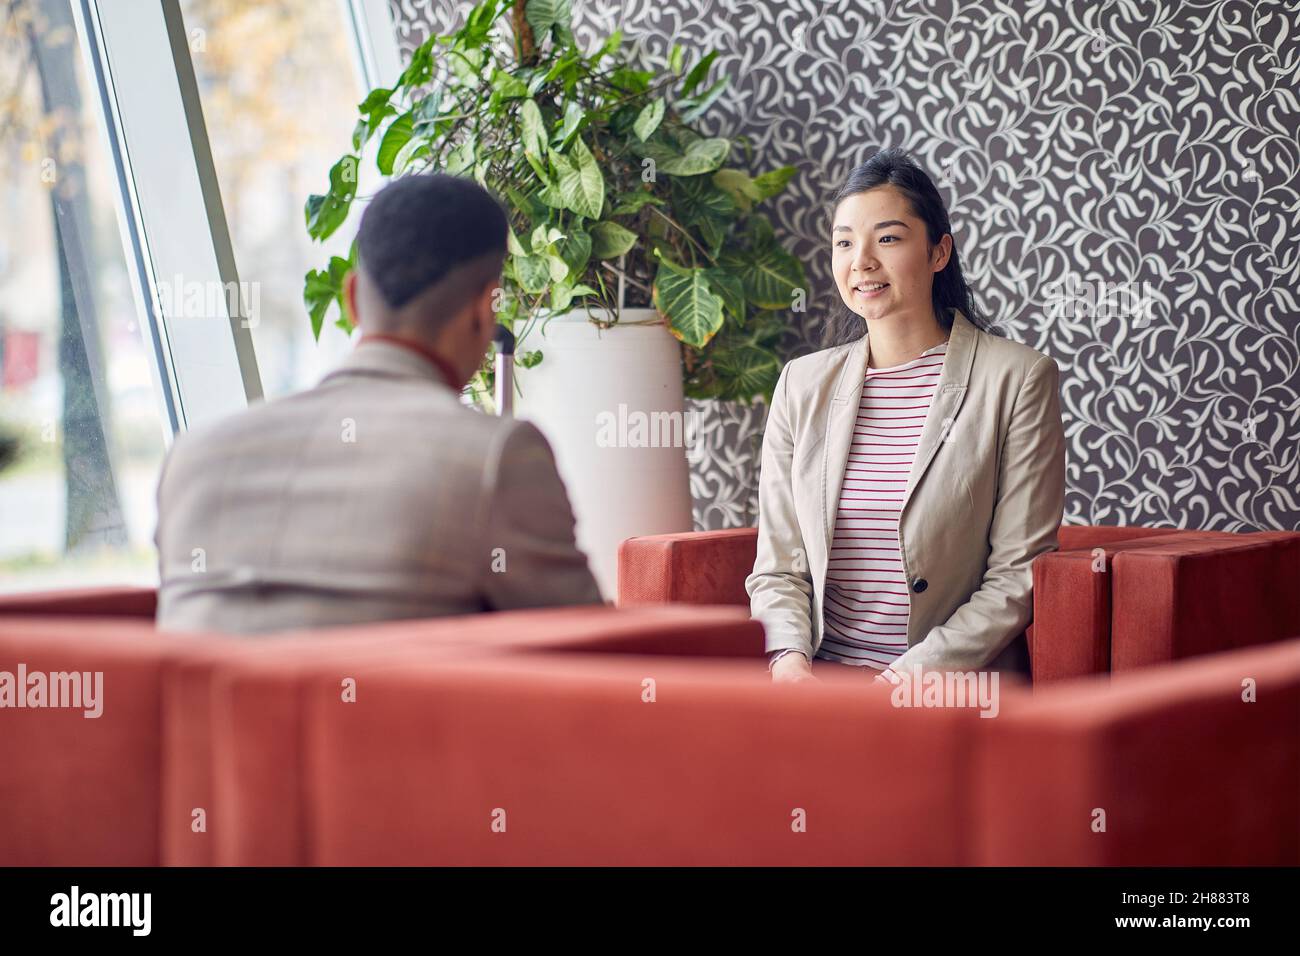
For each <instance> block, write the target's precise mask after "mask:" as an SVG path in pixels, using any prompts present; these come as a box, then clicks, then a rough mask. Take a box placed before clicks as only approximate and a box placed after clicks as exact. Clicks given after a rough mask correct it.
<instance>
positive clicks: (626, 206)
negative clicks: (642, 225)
mask: <svg viewBox="0 0 1300 956" xmlns="http://www.w3.org/2000/svg"><path fill="white" fill-rule="evenodd" d="M649 203H653V204H654V205H656V206H662V205H663V204H664V200H663V199H662V198H660V197H659V196H656V195H655V194H654V193H652V192H650V191H649V190H648V189H634V190H632V191H631V192H630V193H624V194H623V195H622V196H620V197H619V200H618V203H617V204H616V205H615V206H614V209H613V212H612V213H611V215H614V216H625V215H629V214H631V213H634V212H637V211H638V210H639V209H640V208H641V207H642V206H644V205H647V204H649Z"/></svg>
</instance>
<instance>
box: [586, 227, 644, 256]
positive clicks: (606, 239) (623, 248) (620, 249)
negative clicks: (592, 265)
mask: <svg viewBox="0 0 1300 956" xmlns="http://www.w3.org/2000/svg"><path fill="white" fill-rule="evenodd" d="M591 238H592V243H591V254H592V255H593V256H595V257H596V258H597V259H613V258H616V257H618V256H621V255H623V253H625V252H627V251H628V250H629V249H631V248H632V247H633V246H634V245H636V239H637V235H636V233H635V232H633V231H632V230H630V229H625V228H623V227H622V226H620V225H619V224H618V223H616V222H596V223H592V226H591Z"/></svg>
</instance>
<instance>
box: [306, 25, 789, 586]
mask: <svg viewBox="0 0 1300 956" xmlns="http://www.w3.org/2000/svg"><path fill="white" fill-rule="evenodd" d="M507 21H508V23H509V27H510V29H509V30H505V29H503V27H504V26H505V25H506V22H507ZM621 43H622V33H621V31H617V32H615V33H614V34H613V35H612V36H611V37H609V38H608V40H607V41H606V42H604V43H603V44H601V45H600V46H599V47H598V48H597V49H596V50H595V51H594V52H593V53H591V54H586V53H584V52H583V51H582V50H581V49H579V48H578V46H577V45H576V43H575V40H574V37H573V33H572V30H571V27H570V23H569V19H568V4H567V3H564V2H563V0H530V2H525V0H484V2H483V3H481V4H479V5H478V6H476V7H475V8H473V10H472V11H471V12H470V13H469V14H468V16H467V18H466V20H465V23H464V25H463V26H462V27H461V28H460V29H459V30H458V31H456V32H455V33H452V34H448V35H435V36H431V37H430V38H429V39H428V40H427V41H426V42H425V43H424V44H422V45H421V46H420V47H419V48H418V49H416V50H415V51H414V53H413V54H412V56H411V60H410V63H409V65H408V66H407V68H406V69H405V71H404V72H403V73H402V75H401V77H400V78H399V80H398V81H397V83H396V84H395V85H394V86H393V87H392V88H382V89H377V90H373V91H372V92H371V93H370V94H369V95H368V96H367V97H366V98H365V100H364V101H363V102H362V103H361V104H360V105H359V107H358V111H359V118H358V120H357V123H356V127H355V130H354V132H353V136H352V144H351V145H352V149H351V151H350V152H348V153H347V154H345V155H344V156H342V157H341V158H340V159H339V161H338V162H337V163H335V164H334V166H333V168H332V169H331V170H330V173H329V188H328V191H327V192H325V193H324V194H322V195H313V196H311V197H310V198H309V199H308V200H307V205H306V210H305V215H306V222H307V230H308V232H309V234H310V235H311V236H312V238H314V239H316V240H318V241H321V240H324V239H326V238H328V237H329V236H330V235H331V234H333V233H334V232H335V231H336V230H337V229H338V228H339V227H340V226H341V225H342V224H343V223H344V222H345V221H346V219H347V217H348V215H349V212H350V210H351V208H352V206H353V205H354V202H355V200H356V198H357V195H356V183H357V169H358V166H359V164H360V163H361V157H362V155H363V151H364V150H365V149H366V147H367V144H368V143H369V144H372V148H373V144H374V143H376V142H377V149H375V162H376V165H377V167H378V169H379V171H380V172H381V173H382V174H384V175H386V176H391V175H407V174H411V173H418V172H425V171H441V172H447V173H452V174H459V175H467V176H472V177H473V178H474V179H475V180H477V181H478V182H479V183H480V184H482V185H483V186H484V187H486V188H487V189H489V190H490V191H492V192H493V193H494V194H495V195H496V196H498V197H499V198H500V199H501V200H502V202H503V203H504V204H505V205H506V207H507V212H508V215H509V220H510V233H509V240H508V241H509V250H508V256H507V259H506V263H505V267H504V274H503V283H502V294H501V296H500V298H499V321H500V322H502V323H503V324H505V325H506V326H508V327H509V328H511V330H512V331H513V332H514V333H515V336H516V340H517V342H518V351H517V356H516V361H517V363H518V365H519V366H520V370H519V374H518V375H517V376H516V382H517V388H518V391H519V398H518V400H517V404H516V411H517V413H518V414H520V415H521V416H522V417H527V418H531V419H533V420H534V421H536V422H537V424H538V425H539V427H541V428H542V430H543V431H544V432H545V433H546V434H547V437H548V439H549V440H550V441H551V444H552V446H553V447H554V448H555V452H556V458H557V461H558V462H559V465H560V469H561V473H562V474H563V475H564V478H565V481H566V485H568V486H569V492H570V497H571V498H572V499H573V500H574V506H575V510H576V511H577V512H578V524H579V538H580V541H582V540H583V539H584V537H585V539H586V542H585V543H586V544H587V545H588V553H589V554H590V555H591V557H592V561H593V567H594V568H595V569H596V571H597V576H598V578H601V579H602V585H603V586H605V587H606V590H607V593H608V591H609V589H610V586H611V580H610V578H611V575H612V567H613V557H614V556H613V554H611V553H609V552H610V550H611V549H610V543H611V542H613V543H614V545H615V546H616V543H617V541H618V540H622V538H623V537H627V536H630V535H631V534H649V533H655V532H658V531H668V530H687V529H689V527H690V496H689V488H688V483H687V475H686V464H685V456H684V455H683V454H682V452H681V447H680V445H678V446H677V450H676V452H675V453H674V450H673V448H671V447H668V448H664V447H663V446H662V445H661V444H660V443H658V442H655V443H654V445H653V446H645V445H638V442H637V441H636V435H635V434H632V433H631V431H629V429H628V428H627V427H626V425H625V424H624V422H625V421H626V419H625V418H624V417H620V416H622V415H623V414H624V413H625V409H628V408H630V409H631V410H632V411H631V412H630V413H627V414H637V413H640V414H642V415H655V414H659V413H662V414H666V415H669V416H671V415H674V414H676V415H678V416H681V415H682V414H683V401H682V399H683V396H689V397H691V398H696V399H722V400H739V401H742V402H751V401H753V400H754V399H755V398H757V397H759V396H762V397H764V398H766V399H768V400H770V398H771V393H772V389H773V388H774V386H775V383H776V379H777V377H778V375H779V372H780V368H781V360H780V357H779V355H778V353H777V351H776V345H777V343H778V341H779V339H780V338H781V336H782V333H783V332H784V330H785V328H786V326H787V321H788V312H789V311H790V310H791V309H792V308H793V309H799V308H801V307H802V302H803V300H804V297H805V295H806V293H805V291H804V290H805V289H806V281H805V278H804V272H803V268H802V266H801V264H800V262H799V260H798V259H796V258H795V257H794V256H793V255H791V254H790V253H789V252H788V251H787V250H786V249H784V248H783V247H782V245H781V244H780V243H779V242H778V241H777V240H776V238H775V237H774V235H773V232H772V227H771V224H770V222H769V221H768V219H767V218H766V217H765V216H764V215H763V214H762V213H761V212H760V211H759V209H758V207H759V206H760V204H761V203H762V202H764V201H765V200H767V199H770V198H771V197H772V196H775V195H776V194H778V193H779V192H781V191H782V190H783V189H784V188H785V186H786V184H787V182H788V181H789V179H790V177H791V176H792V175H793V173H794V168H793V167H783V168H779V169H774V170H771V171H768V172H765V173H763V174H761V175H758V176H753V177H751V176H750V175H749V174H748V173H746V172H745V171H744V170H742V169H740V168H738V166H735V165H731V161H732V156H733V153H734V152H736V150H737V146H741V147H743V149H744V151H745V153H746V156H745V158H746V159H749V158H750V157H749V156H748V143H745V142H743V141H742V142H739V143H733V142H732V141H730V140H728V139H725V138H720V137H707V136H704V135H702V134H701V133H700V132H698V131H697V130H695V129H693V128H692V126H691V125H690V124H691V123H692V122H693V121H695V120H696V119H698V118H699V117H700V116H701V115H702V114H703V113H704V112H705V111H706V110H707V109H708V108H709V107H710V106H711V105H712V104H713V103H714V102H716V101H717V99H718V98H719V97H720V96H722V95H723V93H724V91H725V90H726V87H727V78H726V77H722V78H721V79H718V80H717V81H715V82H713V83H708V82H707V77H708V73H709V69H710V67H711V65H712V62H713V59H714V57H715V56H716V54H715V53H708V54H706V55H705V56H703V57H702V58H700V59H699V60H698V62H696V63H695V64H694V66H692V67H691V68H690V70H689V71H684V63H683V60H684V53H683V50H682V48H681V47H680V46H674V47H673V49H672V52H671V55H670V58H669V64H668V69H667V71H665V73H664V74H663V75H662V76H658V75H656V74H655V73H654V72H652V71H647V70H639V69H636V68H635V67H634V66H633V65H631V64H629V63H628V62H627V61H626V59H625V58H624V57H623V55H622V53H621V49H620V47H621ZM355 255H356V248H355V244H354V246H353V248H352V250H351V254H350V256H349V258H346V259H345V258H343V257H341V256H335V257H332V258H331V260H330V262H329V263H328V265H326V266H325V267H324V268H322V269H315V270H312V271H311V272H309V273H308V274H307V276H306V282H305V287H304V301H305V304H306V306H307V311H308V315H309V317H310V320H311V322H312V329H313V332H314V333H315V334H316V335H317V336H318V337H319V335H320V332H321V329H322V327H323V325H324V322H325V320H326V318H327V317H328V315H329V313H330V312H331V310H332V309H333V308H334V307H335V306H337V308H338V316H337V318H336V320H335V324H336V325H337V326H339V327H340V328H342V329H343V330H344V331H347V332H351V330H352V323H351V320H350V318H349V317H348V315H347V313H346V309H345V307H344V302H343V295H342V280H343V277H344V276H345V275H346V273H347V271H348V270H349V269H350V268H351V267H352V265H353V263H354V261H355ZM593 339H598V340H599V342H593ZM471 389H472V393H473V397H474V401H475V402H477V403H478V404H480V405H481V406H483V407H484V408H486V409H489V410H490V409H491V403H492V398H491V396H492V368H491V365H490V364H489V363H486V362H485V364H484V366H483V368H482V369H480V371H479V373H478V374H477V375H476V377H475V379H474V381H473V382H472V383H471ZM620 406H623V408H620ZM609 415H614V416H615V418H616V423H617V428H616V432H617V441H616V442H615V443H614V445H613V446H611V445H610V444H609V442H607V441H606V442H602V441H601V440H600V437H599V435H598V434H596V433H597V431H598V429H599V428H600V426H601V423H602V421H603V422H604V424H605V425H608V424H609V418H608V416H609ZM602 416H604V417H603V418H602ZM660 421H661V422H662V419H661V420H660ZM676 424H677V423H676V422H674V426H676ZM674 434H676V432H674ZM606 437H607V438H608V430H607V431H606ZM646 437H647V438H653V437H655V436H653V435H648V436H646ZM683 507H684V509H685V511H684V514H683ZM683 523H684V527H683ZM598 526H599V527H598ZM597 551H599V552H600V553H596V552H597Z"/></svg>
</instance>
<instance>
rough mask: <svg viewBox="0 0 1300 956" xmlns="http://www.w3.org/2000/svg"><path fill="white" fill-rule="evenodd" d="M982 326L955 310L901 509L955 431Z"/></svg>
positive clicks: (909, 499)
mask: <svg viewBox="0 0 1300 956" xmlns="http://www.w3.org/2000/svg"><path fill="white" fill-rule="evenodd" d="M977 332H978V330H977V329H976V328H975V326H974V325H972V324H971V322H970V320H969V319H967V318H966V316H964V315H962V313H961V312H960V311H958V310H956V309H954V310H953V319H952V332H951V334H950V335H949V336H948V350H947V351H946V352H945V353H944V359H943V368H942V369H941V370H940V372H939V381H938V383H937V384H936V385H935V389H934V400H933V401H932V402H931V403H930V410H929V411H928V412H927V413H926V416H925V425H924V426H923V427H922V429H921V438H920V440H919V441H918V443H917V446H916V458H915V459H913V461H912V471H911V473H910V474H909V475H908V478H907V490H906V491H904V492H903V504H902V506H901V507H900V510H899V518H900V519H901V518H902V512H904V511H906V510H907V504H908V502H909V501H911V500H912V493H913V492H915V491H916V486H917V485H919V484H920V483H921V479H922V478H924V477H925V471H926V469H927V468H929V467H930V461H931V459H933V458H934V453H935V452H936V451H938V450H939V446H940V445H942V444H943V442H944V439H945V438H947V437H948V436H949V435H951V433H952V428H953V425H954V423H955V422H956V421H957V411H958V409H960V408H961V405H962V402H963V401H965V400H966V391H967V388H968V387H969V385H970V369H971V363H972V362H973V361H974V359H975V342H976V334H977Z"/></svg>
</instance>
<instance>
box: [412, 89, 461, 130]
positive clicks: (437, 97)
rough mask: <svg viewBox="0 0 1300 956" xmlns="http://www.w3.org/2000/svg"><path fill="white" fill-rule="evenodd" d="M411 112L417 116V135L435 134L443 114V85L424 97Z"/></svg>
mask: <svg viewBox="0 0 1300 956" xmlns="http://www.w3.org/2000/svg"><path fill="white" fill-rule="evenodd" d="M411 112H412V113H413V114H414V116H415V130H414V133H415V135H416V136H430V135H433V133H434V131H435V130H436V129H437V127H438V121H439V117H440V116H441V115H442V87H438V88H437V89H436V90H434V91H433V92H432V93H430V94H429V95H428V96H426V97H423V98H422V99H421V100H420V101H419V102H418V103H416V104H415V109H414V110H412V111H411ZM453 112H454V110H453Z"/></svg>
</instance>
